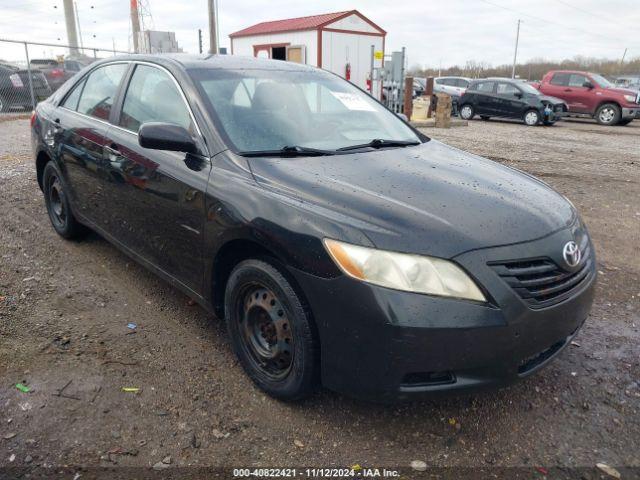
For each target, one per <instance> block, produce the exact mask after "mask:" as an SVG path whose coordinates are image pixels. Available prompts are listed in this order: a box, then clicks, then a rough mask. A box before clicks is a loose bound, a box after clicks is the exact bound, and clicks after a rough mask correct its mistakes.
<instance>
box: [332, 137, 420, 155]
mask: <svg viewBox="0 0 640 480" xmlns="http://www.w3.org/2000/svg"><path fill="white" fill-rule="evenodd" d="M412 145H420V142H419V141H417V140H385V139H384V138H374V139H373V140H371V141H370V142H369V143H363V144H360V145H349V146H348V147H342V148H339V149H338V151H339V152H344V151H345V150H359V149H360V148H385V147H409V146H412Z"/></svg>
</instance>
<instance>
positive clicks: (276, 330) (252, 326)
mask: <svg viewBox="0 0 640 480" xmlns="http://www.w3.org/2000/svg"><path fill="white" fill-rule="evenodd" d="M224 304H225V321H226V324H227V331H228V332H229V336H230V338H231V344H232V346H233V350H234V351H235V353H236V355H237V357H238V359H239V360H240V364H241V365H242V367H243V368H244V370H245V372H246V373H247V375H248V376H249V377H250V378H251V380H253V382H254V383H255V384H256V385H257V386H258V387H260V388H261V389H262V390H264V391H265V392H266V393H268V394H269V395H271V396H272V397H275V398H278V399H280V400H288V401H292V400H299V399H302V398H304V397H306V396H308V395H310V394H311V393H312V392H313V391H314V390H315V388H316V386H317V384H318V383H319V382H318V381H317V378H318V366H319V358H320V349H319V344H318V341H317V339H316V335H315V333H314V332H315V330H314V327H313V324H312V320H311V316H310V314H309V312H308V310H307V309H305V308H304V306H303V303H302V301H301V299H300V297H299V296H298V294H297V293H296V291H295V290H294V289H293V287H292V286H291V283H289V281H288V280H287V278H286V277H285V276H284V275H283V273H282V272H281V271H280V270H279V269H278V268H277V267H276V266H275V264H274V263H272V262H270V261H265V260H255V259H251V260H245V261H243V262H241V263H240V264H238V265H237V266H236V267H235V268H234V269H233V271H232V272H231V275H230V277H229V280H228V282H227V286H226V289H225V300H224Z"/></svg>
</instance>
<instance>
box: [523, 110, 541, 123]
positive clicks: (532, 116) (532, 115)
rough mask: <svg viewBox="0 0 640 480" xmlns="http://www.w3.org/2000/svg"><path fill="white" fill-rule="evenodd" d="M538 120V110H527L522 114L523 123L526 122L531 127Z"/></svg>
mask: <svg viewBox="0 0 640 480" xmlns="http://www.w3.org/2000/svg"><path fill="white" fill-rule="evenodd" d="M539 121H540V115H539V114H538V112H536V111H534V110H530V111H528V112H527V113H526V114H525V116H524V123H526V124H527V125H529V126H531V127H532V126H534V125H537V124H538V122H539Z"/></svg>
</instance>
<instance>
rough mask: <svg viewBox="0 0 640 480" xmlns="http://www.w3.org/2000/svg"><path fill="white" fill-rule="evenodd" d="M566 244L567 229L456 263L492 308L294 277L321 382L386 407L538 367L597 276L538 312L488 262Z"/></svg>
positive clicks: (583, 306) (580, 310)
mask: <svg viewBox="0 0 640 480" xmlns="http://www.w3.org/2000/svg"><path fill="white" fill-rule="evenodd" d="M572 239H573V238H572V233H571V232H570V231H569V230H565V231H562V232H557V233H556V234H553V235H550V236H548V237H546V238H543V239H541V240H538V241H535V242H531V243H527V244H520V245H513V246H508V247H501V248H495V249H485V250H477V251H474V252H469V253H466V254H463V255H460V256H459V257H457V258H456V260H457V261H458V263H459V264H460V265H462V266H463V267H464V268H465V269H467V271H469V272H473V275H474V276H475V277H476V279H477V280H478V281H479V283H480V284H481V285H483V286H484V287H485V288H486V290H487V293H488V294H489V295H490V297H491V298H492V299H493V300H492V302H493V304H492V305H491V304H479V303H474V302H469V301H460V300H455V299H447V298H439V297H431V296H427V295H420V294H413V293H407V292H400V291H396V290H391V289H387V288H382V287H377V286H372V285H368V284H365V283H363V282H359V281H356V280H353V279H350V278H347V277H344V276H342V277H338V278H334V279H322V278H318V277H314V276H312V275H308V274H306V273H303V272H300V271H292V273H293V275H294V276H295V277H296V280H297V281H298V282H299V284H300V286H301V287H302V289H303V290H304V292H305V294H306V296H307V300H308V301H309V303H310V306H311V311H312V312H313V315H314V319H315V322H316V325H317V327H318V332H319V335H320V341H321V352H322V354H321V357H322V361H321V363H322V381H323V385H324V386H325V387H327V388H330V389H332V390H336V391H339V392H343V393H346V394H349V395H351V396H355V397H360V398H363V399H368V400H375V401H381V402H388V401H393V400H398V399H407V398H414V397H418V396H422V395H425V394H433V393H434V392H440V391H465V390H470V389H477V388H482V387H490V386H501V385H505V384H508V383H511V382H513V381H515V380H517V379H519V378H523V377H526V376H527V375H530V374H532V373H533V372H535V371H537V370H539V369H540V368H542V367H543V366H544V365H546V364H547V363H548V362H549V361H550V360H551V359H552V358H553V357H554V356H556V355H557V354H558V353H559V352H560V351H561V350H562V348H563V347H564V346H566V345H567V344H568V343H569V341H570V339H571V338H572V336H573V335H575V334H576V332H577V331H578V329H579V328H580V327H581V325H582V324H583V322H584V320H585V319H586V317H587V316H588V314H589V310H590V308H591V304H592V301H593V292H594V284H595V271H594V272H592V274H591V275H590V277H589V279H588V281H586V282H585V283H584V284H583V285H581V286H580V288H579V289H578V290H577V291H575V292H573V293H572V295H571V296H570V297H569V298H567V299H565V300H563V301H562V302H560V303H559V304H557V305H554V306H552V307H548V308H542V309H538V310H534V309H532V308H531V307H530V306H528V305H527V304H526V303H525V302H524V301H523V300H522V299H521V298H520V297H519V296H518V295H517V294H516V293H515V292H514V291H513V290H512V289H511V288H510V287H509V286H508V285H507V284H506V283H504V282H503V281H502V280H501V279H500V278H499V277H497V275H496V274H495V272H494V271H493V270H492V269H491V268H490V267H489V266H488V265H487V262H490V261H492V260H494V259H497V258H499V259H505V258H507V259H508V258H527V257H531V256H532V252H541V251H542V252H546V251H550V250H553V251H555V250H558V249H559V250H560V251H561V249H562V246H563V245H564V244H565V243H566V242H568V241H570V240H572ZM591 248H593V247H591ZM536 255H539V253H536ZM593 265H595V258H594V261H593ZM592 268H594V267H593V266H592Z"/></svg>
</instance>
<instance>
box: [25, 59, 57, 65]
mask: <svg viewBox="0 0 640 480" xmlns="http://www.w3.org/2000/svg"><path fill="white" fill-rule="evenodd" d="M29 63H30V64H31V65H40V66H52V67H57V66H58V62H57V61H56V60H42V59H39V58H34V59H33V60H31V61H30V62H29Z"/></svg>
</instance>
